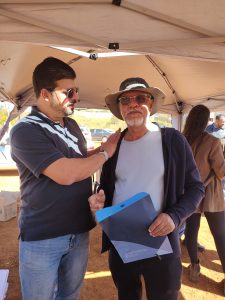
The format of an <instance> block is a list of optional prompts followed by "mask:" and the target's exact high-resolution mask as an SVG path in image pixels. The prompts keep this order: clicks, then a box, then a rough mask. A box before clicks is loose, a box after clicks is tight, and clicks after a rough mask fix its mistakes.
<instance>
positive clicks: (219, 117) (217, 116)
mask: <svg viewBox="0 0 225 300" xmlns="http://www.w3.org/2000/svg"><path fill="white" fill-rule="evenodd" d="M222 117H225V116H224V115H223V114H218V115H216V120H220V119H221V118H222Z"/></svg>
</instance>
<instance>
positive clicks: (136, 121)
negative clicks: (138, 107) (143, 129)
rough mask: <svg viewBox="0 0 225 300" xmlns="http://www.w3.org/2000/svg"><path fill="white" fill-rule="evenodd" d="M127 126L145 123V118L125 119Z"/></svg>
mask: <svg viewBox="0 0 225 300" xmlns="http://www.w3.org/2000/svg"><path fill="white" fill-rule="evenodd" d="M125 122H126V123H127V126H130V127H140V126H142V125H143V124H144V123H145V119H144V118H143V117H140V118H132V119H125Z"/></svg>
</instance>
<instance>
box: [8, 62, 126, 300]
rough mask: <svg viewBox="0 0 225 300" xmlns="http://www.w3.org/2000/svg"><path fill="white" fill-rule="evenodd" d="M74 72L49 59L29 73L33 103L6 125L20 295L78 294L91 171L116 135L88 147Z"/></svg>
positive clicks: (28, 299) (35, 299)
mask: <svg viewBox="0 0 225 300" xmlns="http://www.w3.org/2000/svg"><path fill="white" fill-rule="evenodd" d="M75 78H76V74H75V71H74V70H73V69H72V68H71V67H70V66H69V65H67V64H66V63H64V62H63V61H61V60H59V59H57V58H54V57H49V58H46V59H45V60H44V61H42V62H41V63H40V64H39V65H37V67H36V68H35V70H34V72H33V87H34V92H35V94H36V97H37V103H36V107H33V108H32V111H31V113H30V114H29V115H28V116H27V117H25V118H23V119H22V120H21V121H19V122H18V123H17V124H16V125H15V126H14V127H13V129H12V130H11V136H10V140H11V149H12V158H13V159H14V161H15V162H16V164H17V167H18V170H19V175H20V181H21V207H20V216H19V228H20V241H19V264H20V265H19V271H20V281H21V289H22V297H23V300H51V299H53V298H54V295H55V299H61V300H63V299H78V294H79V290H80V287H81V284H82V281H83V278H84V274H85V270H86V266H87V259H88V247H89V233H88V232H89V230H90V229H92V228H93V227H94V226H95V222H94V220H93V217H92V214H91V212H90V208H89V205H88V197H89V196H90V195H91V194H92V181H91V175H92V174H94V172H95V171H96V170H98V169H99V168H100V167H102V165H103V164H104V162H105V161H106V160H107V159H108V158H109V157H111V156H112V155H113V153H114V151H115V148H116V143H117V140H118V138H119V135H120V133H119V132H116V133H115V134H114V135H112V136H111V137H109V139H108V140H107V142H106V143H104V144H103V145H102V146H101V151H99V150H100V149H95V150H94V151H93V152H92V153H88V152H87V147H86V142H85V138H84V136H83V135H82V132H81V130H80V128H79V126H78V125H77V123H76V122H75V121H74V120H73V119H71V118H68V116H69V115H71V114H72V113H73V111H74V108H75V105H76V102H77V101H78V88H77V87H76V86H75Z"/></svg>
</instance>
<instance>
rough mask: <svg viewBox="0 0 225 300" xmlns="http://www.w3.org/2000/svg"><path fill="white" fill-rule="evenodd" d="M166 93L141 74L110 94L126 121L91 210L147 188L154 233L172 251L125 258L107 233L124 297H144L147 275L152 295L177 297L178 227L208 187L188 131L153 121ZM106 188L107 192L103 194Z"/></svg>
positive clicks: (117, 283) (111, 264)
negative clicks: (164, 238)
mask: <svg viewBox="0 0 225 300" xmlns="http://www.w3.org/2000/svg"><path fill="white" fill-rule="evenodd" d="M164 97H165V95H164V93H163V92H162V91H161V90H159V89H158V88H154V87H149V85H148V84H147V82H146V81H145V80H144V79H142V78H139V77H137V78H128V79H126V80H124V81H123V82H122V83H121V85H120V89H119V91H118V92H116V93H114V94H110V95H108V96H107V97H106V104H107V106H108V107H109V109H110V110H111V112H112V113H113V114H114V115H115V116H116V117H117V118H119V119H122V120H124V121H125V122H126V125H127V128H126V129H125V130H124V131H123V132H122V134H121V138H120V140H119V143H118V145H117V150H116V152H115V153H114V155H113V156H112V157H111V158H110V159H109V160H108V161H107V162H106V164H104V166H103V170H102V174H101V180H100V189H101V190H100V191H99V194H98V195H92V196H91V197H90V198H89V203H90V207H91V210H92V212H93V213H94V212H95V211H96V210H98V209H100V208H102V207H103V206H110V205H114V204H118V203H120V202H121V201H123V200H125V199H128V198H130V197H132V196H133V195H134V194H137V193H139V192H147V193H148V194H150V197H151V199H152V201H153V204H154V207H155V209H156V211H157V212H158V216H157V218H156V219H155V221H154V222H153V223H152V224H149V228H148V229H145V228H143V230H148V232H149V234H150V235H151V236H153V237H157V236H165V235H168V237H169V240H170V243H171V245H172V249H173V253H172V254H168V255H162V256H160V257H158V256H155V257H152V258H148V259H143V260H138V261H135V262H131V263H123V261H122V260H121V258H120V256H119V254H118V253H117V251H116V249H115V248H114V247H113V245H112V244H111V242H110V241H109V239H108V238H107V236H106V235H105V234H104V233H103V247H102V251H106V250H109V268H110V271H111V273H112V278H113V281H114V283H115V286H116V288H117V290H118V299H119V300H139V299H141V295H142V284H141V275H143V277H144V281H145V288H146V295H147V299H151V300H159V299H160V300H175V299H177V298H178V292H179V289H180V286H181V273H182V265H181V260H180V243H179V230H180V229H179V226H180V225H181V224H182V223H183V222H184V220H185V219H186V218H187V217H189V216H190V215H191V214H192V213H193V212H194V211H195V210H196V208H197V207H198V205H199V203H200V201H201V199H202V197H203V195H204V187H203V184H202V182H201V180H200V177H199V173H198V170H197V167H196V164H195V162H194V159H193V156H192V152H191V148H190V146H189V145H188V143H187V141H186V139H185V138H184V136H183V135H182V134H181V133H179V132H178V131H177V130H175V129H173V128H161V129H160V128H159V126H157V125H156V124H153V123H151V122H150V120H149V116H150V115H153V114H155V113H156V112H157V111H158V110H159V108H160V106H161V105H162V103H163V101H164ZM104 193H105V194H104Z"/></svg>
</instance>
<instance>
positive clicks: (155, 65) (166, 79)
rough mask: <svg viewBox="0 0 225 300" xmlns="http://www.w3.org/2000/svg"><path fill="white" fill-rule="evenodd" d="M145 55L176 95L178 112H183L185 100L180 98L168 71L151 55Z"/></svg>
mask: <svg viewBox="0 0 225 300" xmlns="http://www.w3.org/2000/svg"><path fill="white" fill-rule="evenodd" d="M145 57H146V58H147V60H148V61H149V62H150V63H151V64H152V65H153V67H154V68H155V69H156V70H157V72H158V73H159V74H160V75H161V77H162V78H163V79H164V81H165V82H166V84H167V86H168V87H169V89H170V90H171V92H172V94H173V95H174V98H175V104H176V108H177V111H178V113H182V110H183V102H182V101H180V100H179V97H178V95H177V93H176V91H175V89H174V88H173V86H172V84H171V83H170V81H169V79H168V77H167V76H166V73H165V72H164V71H163V70H162V69H161V68H160V67H159V65H157V63H156V62H155V61H154V60H153V59H152V58H151V57H150V56H149V55H145Z"/></svg>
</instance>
